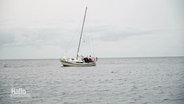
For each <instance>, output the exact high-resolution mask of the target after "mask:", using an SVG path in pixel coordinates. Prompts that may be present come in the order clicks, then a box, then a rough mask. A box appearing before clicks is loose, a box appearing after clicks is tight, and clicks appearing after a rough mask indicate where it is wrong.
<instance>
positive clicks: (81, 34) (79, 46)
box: [77, 6, 87, 59]
mask: <svg viewBox="0 0 184 104" xmlns="http://www.w3.org/2000/svg"><path fill="white" fill-rule="evenodd" d="M86 12H87V6H86V10H85V14H84V19H83V23H82V29H81V33H80V39H79V45H78V49H77V59H78V54H79V49H80V44H81V39H82V33H83V28H84V23H85V19H86Z"/></svg>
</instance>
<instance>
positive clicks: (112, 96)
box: [0, 57, 184, 104]
mask: <svg viewBox="0 0 184 104" xmlns="http://www.w3.org/2000/svg"><path fill="white" fill-rule="evenodd" d="M0 104H184V57H163V58H161V57H160V58H103V59H100V58H99V60H98V62H97V66H95V67H62V65H61V63H60V62H59V59H55V60H0Z"/></svg>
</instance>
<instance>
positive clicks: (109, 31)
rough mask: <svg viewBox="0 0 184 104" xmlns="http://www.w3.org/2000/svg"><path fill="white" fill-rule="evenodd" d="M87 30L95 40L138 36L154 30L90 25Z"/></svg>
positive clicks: (116, 39) (112, 39)
mask: <svg viewBox="0 0 184 104" xmlns="http://www.w3.org/2000/svg"><path fill="white" fill-rule="evenodd" d="M87 32H88V33H90V34H91V35H93V36H94V37H95V39H96V40H101V41H118V40H121V39H123V38H127V37H132V36H140V35H149V34H152V33H153V32H156V30H142V29H134V28H115V27H112V26H99V27H91V28H90V29H87Z"/></svg>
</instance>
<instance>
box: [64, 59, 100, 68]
mask: <svg viewBox="0 0 184 104" xmlns="http://www.w3.org/2000/svg"><path fill="white" fill-rule="evenodd" d="M61 63H62V64H63V66H64V67H89V66H96V62H95V61H94V62H88V63H86V62H81V61H68V60H64V59H61Z"/></svg>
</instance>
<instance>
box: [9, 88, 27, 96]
mask: <svg viewBox="0 0 184 104" xmlns="http://www.w3.org/2000/svg"><path fill="white" fill-rule="evenodd" d="M10 96H11V97H30V95H29V94H27V92H26V90H25V89H23V88H11V94H10Z"/></svg>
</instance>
